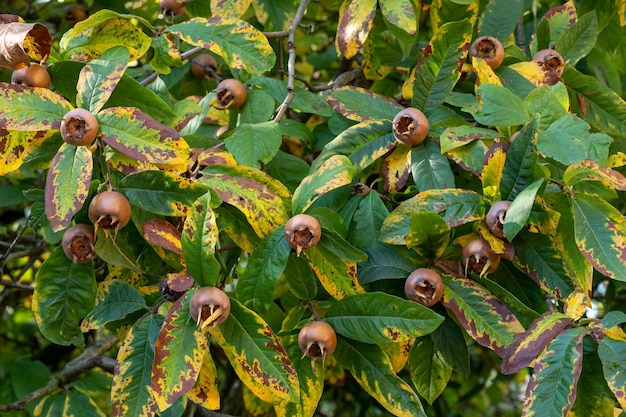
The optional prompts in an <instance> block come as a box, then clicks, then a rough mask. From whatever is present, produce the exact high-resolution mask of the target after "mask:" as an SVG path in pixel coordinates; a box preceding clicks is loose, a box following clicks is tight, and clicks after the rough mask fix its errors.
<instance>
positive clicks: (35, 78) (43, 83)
mask: <svg viewBox="0 0 626 417" xmlns="http://www.w3.org/2000/svg"><path fill="white" fill-rule="evenodd" d="M11 83H13V84H17V85H26V86H28V87H40V88H49V87H50V74H48V70H47V69H46V67H44V66H43V65H39V64H37V63H31V64H30V65H28V66H25V67H23V68H20V69H17V70H15V71H13V73H12V74H11Z"/></svg>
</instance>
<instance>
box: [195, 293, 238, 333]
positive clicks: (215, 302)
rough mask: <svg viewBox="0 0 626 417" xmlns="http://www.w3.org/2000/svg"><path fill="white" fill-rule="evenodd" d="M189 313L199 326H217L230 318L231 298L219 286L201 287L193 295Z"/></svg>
mask: <svg viewBox="0 0 626 417" xmlns="http://www.w3.org/2000/svg"><path fill="white" fill-rule="evenodd" d="M189 313H190V314H191V317H192V318H193V320H194V321H195V322H196V324H197V325H198V327H200V328H203V329H204V328H205V327H207V326H212V327H215V326H217V325H218V324H220V323H223V322H224V320H226V319H227V318H228V315H229V314H230V298H228V295H226V293H225V292H224V291H222V290H220V289H219V288H217V287H201V288H198V289H197V290H196V292H195V293H194V294H193V295H192V296H191V300H190V301H189Z"/></svg>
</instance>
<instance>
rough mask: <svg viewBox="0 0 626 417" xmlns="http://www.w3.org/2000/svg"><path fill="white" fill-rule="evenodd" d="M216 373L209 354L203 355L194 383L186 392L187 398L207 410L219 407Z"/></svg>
mask: <svg viewBox="0 0 626 417" xmlns="http://www.w3.org/2000/svg"><path fill="white" fill-rule="evenodd" d="M217 383H218V374H217V368H216V367H215V362H214V361H213V358H212V357H211V355H209V354H206V355H204V359H203V360H202V368H200V375H198V380H197V381H196V385H194V387H193V388H192V389H191V390H190V391H189V392H188V393H187V398H189V400H191V401H193V402H194V403H196V404H198V405H201V406H202V407H204V408H206V409H207V410H219V409H220V392H219V390H218V387H217Z"/></svg>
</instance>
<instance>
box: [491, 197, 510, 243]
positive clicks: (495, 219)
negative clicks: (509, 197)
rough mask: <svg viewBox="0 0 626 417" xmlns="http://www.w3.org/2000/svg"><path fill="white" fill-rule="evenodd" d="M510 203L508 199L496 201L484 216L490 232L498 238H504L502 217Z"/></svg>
mask: <svg viewBox="0 0 626 417" xmlns="http://www.w3.org/2000/svg"><path fill="white" fill-rule="evenodd" d="M510 205H511V202H510V201H498V202H496V203H494V204H493V205H492V206H491V208H490V209H489V211H488V212H487V217H486V218H485V223H487V227H488V228H489V231H490V232H491V234H493V235H494V236H496V237H499V238H500V239H504V218H505V216H506V212H507V210H508V209H509V206H510Z"/></svg>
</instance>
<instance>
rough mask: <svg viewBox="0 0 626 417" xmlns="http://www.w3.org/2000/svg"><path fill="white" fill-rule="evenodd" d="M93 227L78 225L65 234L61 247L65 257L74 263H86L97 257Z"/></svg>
mask: <svg viewBox="0 0 626 417" xmlns="http://www.w3.org/2000/svg"><path fill="white" fill-rule="evenodd" d="M94 243H95V239H94V232H93V227H91V226H89V225H87V224H76V225H74V226H72V227H70V228H69V229H67V230H66V231H65V233H63V237H62V238H61V247H62V248H63V252H65V255H66V256H67V257H68V258H69V259H70V260H71V261H72V262H74V263H86V262H89V261H91V260H92V259H94V258H95V257H96V250H95V249H94Z"/></svg>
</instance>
